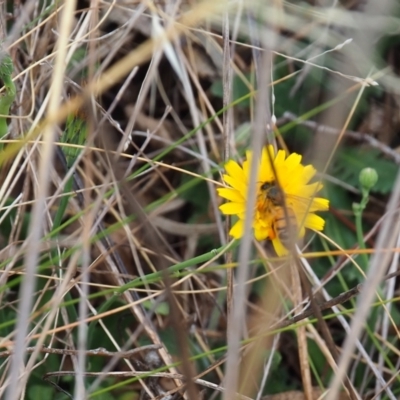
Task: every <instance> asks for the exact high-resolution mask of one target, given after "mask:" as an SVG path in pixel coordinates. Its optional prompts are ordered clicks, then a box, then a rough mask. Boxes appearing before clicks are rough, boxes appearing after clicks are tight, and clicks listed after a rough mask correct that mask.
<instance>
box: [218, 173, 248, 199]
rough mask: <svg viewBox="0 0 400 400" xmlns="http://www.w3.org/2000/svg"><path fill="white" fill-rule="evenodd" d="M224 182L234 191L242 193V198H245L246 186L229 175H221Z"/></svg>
mask: <svg viewBox="0 0 400 400" xmlns="http://www.w3.org/2000/svg"><path fill="white" fill-rule="evenodd" d="M223 178H224V181H225V182H226V183H227V184H228V185H229V186H232V187H233V188H234V189H236V190H238V191H239V192H240V193H242V195H243V196H246V194H247V185H246V184H245V183H244V182H242V181H239V180H237V179H235V178H233V177H231V176H229V175H223Z"/></svg>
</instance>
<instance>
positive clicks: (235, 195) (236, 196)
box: [217, 188, 244, 203]
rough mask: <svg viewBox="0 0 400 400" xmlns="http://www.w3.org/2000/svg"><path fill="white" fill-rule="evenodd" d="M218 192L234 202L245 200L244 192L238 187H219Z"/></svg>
mask: <svg viewBox="0 0 400 400" xmlns="http://www.w3.org/2000/svg"><path fill="white" fill-rule="evenodd" d="M217 192H218V194H219V195H220V196H221V197H222V198H224V199H226V200H230V201H233V202H234V203H239V202H244V198H243V196H242V194H241V193H240V192H239V191H238V190H236V189H231V188H218V189H217Z"/></svg>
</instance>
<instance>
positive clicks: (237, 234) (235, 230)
mask: <svg viewBox="0 0 400 400" xmlns="http://www.w3.org/2000/svg"><path fill="white" fill-rule="evenodd" d="M243 226H244V225H243V220H241V219H239V220H238V221H237V222H236V224H235V225H233V226H232V228H231V230H230V231H229V234H230V235H231V236H232V237H234V238H235V239H240V238H241V237H242V236H243Z"/></svg>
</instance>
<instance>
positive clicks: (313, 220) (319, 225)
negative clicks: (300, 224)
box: [304, 213, 325, 231]
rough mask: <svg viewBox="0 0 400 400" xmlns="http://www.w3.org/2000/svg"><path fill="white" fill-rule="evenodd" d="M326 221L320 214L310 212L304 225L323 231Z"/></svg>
mask: <svg viewBox="0 0 400 400" xmlns="http://www.w3.org/2000/svg"><path fill="white" fill-rule="evenodd" d="M324 225H325V221H324V219H323V218H321V217H320V216H319V215H317V214H314V213H310V214H308V215H307V217H306V220H305V222H304V226H305V227H306V228H309V229H314V230H315V231H322V229H324Z"/></svg>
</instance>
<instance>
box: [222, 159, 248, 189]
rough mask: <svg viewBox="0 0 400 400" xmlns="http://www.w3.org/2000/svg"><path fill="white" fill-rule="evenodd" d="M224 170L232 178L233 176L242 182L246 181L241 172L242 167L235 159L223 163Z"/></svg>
mask: <svg viewBox="0 0 400 400" xmlns="http://www.w3.org/2000/svg"><path fill="white" fill-rule="evenodd" d="M225 171H226V172H227V173H228V175H230V176H231V177H232V178H235V179H237V180H239V181H241V182H243V183H246V182H247V179H246V176H245V175H244V173H243V168H242V167H240V166H239V164H238V163H237V162H236V161H233V160H229V161H228V162H227V163H226V164H225Z"/></svg>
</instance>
